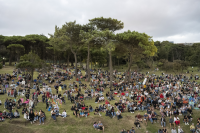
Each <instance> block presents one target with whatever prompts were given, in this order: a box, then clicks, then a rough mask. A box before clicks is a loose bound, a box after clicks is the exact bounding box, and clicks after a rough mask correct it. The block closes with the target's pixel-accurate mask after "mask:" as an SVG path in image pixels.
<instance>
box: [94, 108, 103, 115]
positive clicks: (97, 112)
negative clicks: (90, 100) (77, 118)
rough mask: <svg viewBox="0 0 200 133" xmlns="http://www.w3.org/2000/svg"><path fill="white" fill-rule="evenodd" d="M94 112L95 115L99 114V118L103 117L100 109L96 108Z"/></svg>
mask: <svg viewBox="0 0 200 133" xmlns="http://www.w3.org/2000/svg"><path fill="white" fill-rule="evenodd" d="M94 111H95V112H94V115H96V114H98V115H99V116H101V114H100V112H99V109H98V107H96V109H95V110H94Z"/></svg>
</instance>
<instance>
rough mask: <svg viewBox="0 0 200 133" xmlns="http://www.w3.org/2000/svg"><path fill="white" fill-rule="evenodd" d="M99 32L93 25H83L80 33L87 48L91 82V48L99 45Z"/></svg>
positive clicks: (88, 70)
mask: <svg viewBox="0 0 200 133" xmlns="http://www.w3.org/2000/svg"><path fill="white" fill-rule="evenodd" d="M96 34H97V31H96V30H95V28H94V27H93V26H92V25H91V24H87V25H83V27H82V30H81V32H80V36H81V38H82V42H83V43H84V44H85V45H86V46H87V52H88V53H87V81H88V82H89V81H90V67H89V63H90V46H91V45H92V44H95V43H97V42H98V41H97V39H98V36H97V35H96Z"/></svg>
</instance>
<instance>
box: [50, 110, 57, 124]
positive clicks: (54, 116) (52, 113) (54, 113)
mask: <svg viewBox="0 0 200 133" xmlns="http://www.w3.org/2000/svg"><path fill="white" fill-rule="evenodd" d="M51 117H52V118H53V119H54V121H56V112H55V110H54V108H52V111H51Z"/></svg>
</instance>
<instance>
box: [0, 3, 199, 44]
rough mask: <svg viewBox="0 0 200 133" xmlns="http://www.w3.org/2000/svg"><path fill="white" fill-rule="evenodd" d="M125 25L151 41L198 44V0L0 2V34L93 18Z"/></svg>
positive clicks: (34, 31)
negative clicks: (110, 19)
mask: <svg viewBox="0 0 200 133" xmlns="http://www.w3.org/2000/svg"><path fill="white" fill-rule="evenodd" d="M102 16H103V17H111V18H116V19H118V20H121V21H122V22H124V29H123V30H121V31H119V32H123V31H126V30H131V31H134V30H135V31H138V32H145V33H147V34H148V35H150V36H152V37H153V39H154V41H157V40H159V41H163V40H169V41H174V42H175V43H178V42H200V0H0V34H2V35H6V36H12V35H27V34H44V35H48V33H54V27H55V25H57V26H58V27H61V26H62V25H63V24H64V23H65V22H69V21H74V20H76V21H77V23H80V24H86V23H88V20H89V19H92V18H95V17H102Z"/></svg>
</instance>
